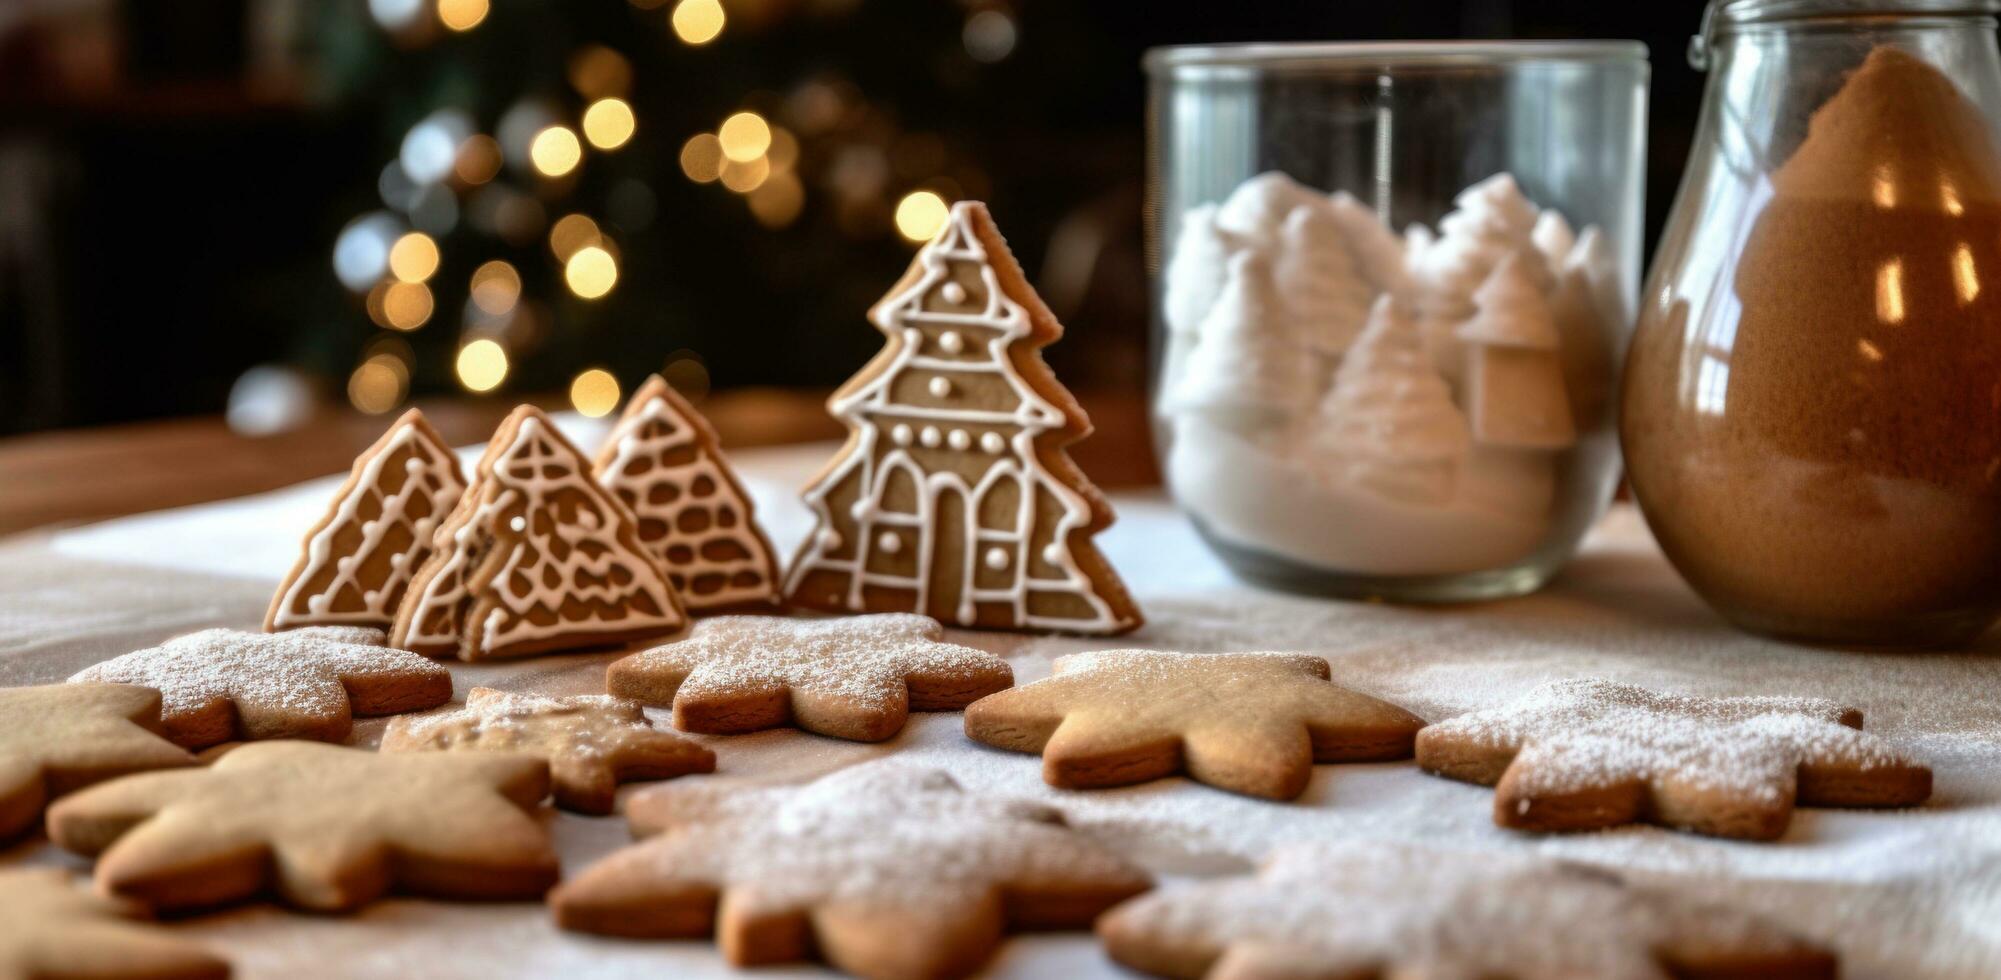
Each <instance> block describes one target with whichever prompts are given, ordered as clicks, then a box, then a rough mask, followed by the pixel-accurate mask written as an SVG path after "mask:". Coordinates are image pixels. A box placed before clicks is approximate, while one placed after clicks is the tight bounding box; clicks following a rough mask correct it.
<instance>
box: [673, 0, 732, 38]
mask: <svg viewBox="0 0 2001 980" xmlns="http://www.w3.org/2000/svg"><path fill="white" fill-rule="evenodd" d="M726 20H728V18H727V17H725V16H723V5H722V3H721V2H720V0H681V2H680V3H677V4H675V5H674V16H673V21H674V36H675V37H678V38H680V39H681V40H682V41H683V42H684V43H687V44H707V43H709V42H710V41H713V40H715V39H716V35H718V34H721V33H722V32H723V22H724V21H726Z"/></svg>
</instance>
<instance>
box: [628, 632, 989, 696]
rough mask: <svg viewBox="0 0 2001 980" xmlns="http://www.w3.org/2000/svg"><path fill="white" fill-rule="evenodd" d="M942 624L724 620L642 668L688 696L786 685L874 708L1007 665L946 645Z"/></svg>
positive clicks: (655, 654)
mask: <svg viewBox="0 0 2001 980" xmlns="http://www.w3.org/2000/svg"><path fill="white" fill-rule="evenodd" d="M944 635H945V634H944V630H943V629H942V628H940V627H939V625H938V622H937V620H934V619H931V618H930V617H928V616H918V615H913V614H910V613H882V614H877V615H872V616H849V617H846V618H840V619H786V618H782V617H777V616H719V617H716V618H714V619H705V620H702V621H701V622H699V623H697V624H696V625H695V629H694V632H692V633H690V634H689V636H688V638H687V639H685V640H681V641H679V642H676V643H669V644H667V645H666V646H661V647H655V648H653V649H651V650H648V651H646V652H644V653H641V654H638V655H636V664H637V666H638V667H639V668H640V669H643V670H648V671H652V670H660V671H666V672H671V673H680V674H683V675H685V677H686V679H685V680H684V681H682V683H681V688H680V690H681V692H682V693H685V694H688V695H690V696H693V695H698V694H699V695H701V696H704V697H711V696H728V695H731V694H737V693H747V692H752V691H757V690H762V689H765V688H768V687H770V686H771V685H784V686H786V687H790V688H793V689H796V690H807V691H811V692H813V693H815V694H819V695H823V696H831V697H838V698H841V699H844V700H849V701H853V702H855V703H858V704H862V705H866V706H870V707H882V706H887V705H890V704H893V703H895V702H896V701H898V700H900V699H901V698H902V696H903V686H904V679H905V678H907V677H911V676H913V675H924V676H932V677H940V676H946V677H949V676H954V675H961V674H976V673H978V674H984V673H986V672H989V671H993V670H1003V671H1004V670H1006V669H1007V664H1006V662H1005V661H1003V660H1001V659H1000V658H999V657H996V656H994V655H993V654H991V653H987V652H986V651H984V650H976V649H974V648H972V647H965V646H959V645H958V644H955V643H946V642H943V637H944Z"/></svg>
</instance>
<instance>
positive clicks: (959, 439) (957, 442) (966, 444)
mask: <svg viewBox="0 0 2001 980" xmlns="http://www.w3.org/2000/svg"><path fill="white" fill-rule="evenodd" d="M945 445H948V446H950V447H952V448H953V449H956V450H958V451H960V452H965V451H966V450H967V449H970V448H972V445H973V435H972V433H970V432H967V431H966V430H964V429H953V430H952V434H951V435H949V436H946V437H945Z"/></svg>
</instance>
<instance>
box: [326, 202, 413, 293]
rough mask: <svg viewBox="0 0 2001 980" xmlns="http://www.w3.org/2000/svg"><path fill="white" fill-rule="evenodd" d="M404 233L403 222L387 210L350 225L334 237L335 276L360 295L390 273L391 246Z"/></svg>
mask: <svg viewBox="0 0 2001 980" xmlns="http://www.w3.org/2000/svg"><path fill="white" fill-rule="evenodd" d="M402 232H403V226H402V223H401V222H399V221H397V220H396V216H395V215H392V214H390V213H388V212H387V211H371V212H369V213H367V214H364V215H362V216H361V217H358V218H356V219H354V220H353V221H350V222H348V223H347V227H345V228H342V229H341V230H340V234H339V235H338V236H336V237H335V238H334V254H333V267H334V276H335V277H336V278H338V279H340V283H341V285H343V286H346V287H347V288H349V289H351V290H354V291H355V292H357V293H359V292H363V291H366V290H367V289H368V288H369V287H371V286H374V285H375V284H376V283H377V282H378V281H380V280H381V279H382V276H383V274H384V273H385V272H387V271H388V270H389V247H390V246H391V245H393V244H395V242H396V238H397V236H398V235H400V234H402Z"/></svg>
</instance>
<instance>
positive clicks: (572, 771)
mask: <svg viewBox="0 0 2001 980" xmlns="http://www.w3.org/2000/svg"><path fill="white" fill-rule="evenodd" d="M382 751H384V752H423V751H452V752H513V753H519V754H527V755H534V756H539V757H541V758H543V759H547V760H548V762H549V772H550V775H551V776H553V777H554V780H555V787H556V788H555V792H556V805H557V806H560V807H562V808H564V809H566V810H575V811H577V812H579V813H610V812H611V810H612V804H613V802H614V797H615V796H616V795H617V792H618V784H619V783H622V782H628V781H631V780H638V779H671V778H673V777H675V776H684V775H687V774H688V773H694V772H714V771H715V769H716V754H715V753H714V752H711V751H709V750H708V749H706V748H704V747H702V746H700V745H697V744H696V743H694V742H692V741H690V740H688V739H685V738H682V737H681V736H679V735H675V734H673V733H672V732H664V731H660V730H659V729H656V728H654V727H653V725H652V724H651V723H650V722H648V721H647V720H646V712H645V711H644V710H642V709H641V708H640V706H639V703H638V702H636V701H627V700H625V699H623V698H614V697H610V696H608V695H603V694H587V695H582V696H579V697H564V698H555V697H542V696H539V695H534V694H510V693H508V692H506V691H496V690H494V689H492V688H488V687H475V688H473V689H472V693H471V694H468V695H467V696H466V703H465V707H463V708H460V709H458V710H455V711H445V712H440V713H436V714H429V715H421V716H405V717H402V718H397V719H396V720H394V721H392V722H390V723H389V731H388V732H387V733H385V734H384V735H383V736H382Z"/></svg>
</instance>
